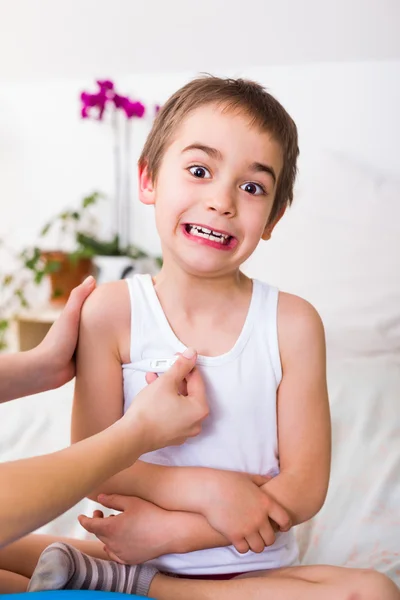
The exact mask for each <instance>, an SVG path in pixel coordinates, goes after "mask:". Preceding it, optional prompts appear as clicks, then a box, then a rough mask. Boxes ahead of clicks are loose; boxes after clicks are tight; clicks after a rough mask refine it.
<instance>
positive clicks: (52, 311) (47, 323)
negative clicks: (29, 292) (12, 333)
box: [15, 306, 62, 351]
mask: <svg viewBox="0 0 400 600" xmlns="http://www.w3.org/2000/svg"><path fill="white" fill-rule="evenodd" d="M61 311H62V308H53V307H51V306H49V307H43V308H40V309H34V310H27V311H24V312H21V313H20V314H18V315H17V316H16V317H15V323H16V333H17V343H18V350H20V351H25V350H31V349H32V348H35V346H37V345H38V344H40V342H41V341H42V340H43V338H44V337H45V335H46V334H47V332H48V331H49V329H50V327H51V326H52V324H53V323H54V321H55V320H56V319H57V318H58V317H59V316H60V314H61Z"/></svg>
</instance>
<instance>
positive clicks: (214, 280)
mask: <svg viewBox="0 0 400 600" xmlns="http://www.w3.org/2000/svg"><path fill="white" fill-rule="evenodd" d="M154 284H155V288H156V291H157V295H158V296H159V298H160V300H161V301H162V303H164V302H166V303H167V304H168V305H170V306H171V305H174V304H175V306H178V307H179V310H180V312H183V313H186V314H190V313H192V312H197V313H199V312H200V313H201V312H204V311H206V312H210V310H211V311H215V310H217V311H218V310H219V309H221V310H226V306H227V304H226V303H227V302H229V304H231V303H232V301H233V302H234V301H235V299H236V300H239V299H240V298H243V299H245V298H248V296H249V295H251V290H252V282H251V280H250V279H249V278H248V277H247V276H246V275H244V274H243V273H242V272H241V271H240V270H237V271H235V272H231V273H228V274H224V275H221V276H217V277H207V276H206V275H205V276H198V275H193V274H190V273H187V272H185V271H183V270H182V269H181V268H180V267H178V266H177V265H174V266H171V265H169V264H165V263H164V265H163V267H162V269H161V271H160V272H159V273H158V274H157V276H156V277H155V278H154Z"/></svg>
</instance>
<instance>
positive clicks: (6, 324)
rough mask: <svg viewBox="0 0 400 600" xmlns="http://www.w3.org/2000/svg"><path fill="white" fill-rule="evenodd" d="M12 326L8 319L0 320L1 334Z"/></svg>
mask: <svg viewBox="0 0 400 600" xmlns="http://www.w3.org/2000/svg"><path fill="white" fill-rule="evenodd" d="M9 326H10V323H9V321H7V319H0V333H4V332H5V331H6V330H7V329H8V328H9Z"/></svg>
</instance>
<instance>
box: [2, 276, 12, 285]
mask: <svg viewBox="0 0 400 600" xmlns="http://www.w3.org/2000/svg"><path fill="white" fill-rule="evenodd" d="M13 281H14V276H13V275H11V274H8V275H4V277H3V281H2V285H4V287H6V286H8V285H11V284H12V282H13Z"/></svg>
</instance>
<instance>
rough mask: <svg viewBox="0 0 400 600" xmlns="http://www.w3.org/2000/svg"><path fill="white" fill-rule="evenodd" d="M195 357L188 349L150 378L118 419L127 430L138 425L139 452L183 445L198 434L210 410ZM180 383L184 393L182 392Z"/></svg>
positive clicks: (192, 351) (136, 429)
mask: <svg viewBox="0 0 400 600" xmlns="http://www.w3.org/2000/svg"><path fill="white" fill-rule="evenodd" d="M196 359H197V353H196V352H195V351H194V350H192V349H190V348H188V349H187V350H185V352H184V353H183V354H182V355H180V356H179V357H178V359H177V361H176V362H175V363H174V364H173V365H172V367H171V368H170V369H169V370H168V371H167V372H166V373H164V374H163V375H161V376H160V377H156V378H154V379H153V380H152V381H151V378H150V381H151V383H150V385H148V386H147V387H146V388H144V389H143V390H142V391H141V392H140V393H139V394H138V395H137V396H136V397H135V399H134V400H133V402H132V404H131V406H130V407H129V409H128V410H127V412H126V413H125V415H124V416H123V417H122V419H121V420H120V421H119V423H120V426H124V427H128V429H129V428H130V427H133V428H134V430H135V431H138V428H139V431H140V440H141V447H142V448H143V450H142V453H145V452H150V451H151V450H156V449H157V448H163V447H164V446H176V445H180V444H183V442H184V441H185V440H186V439H187V438H188V437H193V436H196V435H198V434H199V433H200V431H201V424H202V421H203V420H204V419H205V418H206V417H207V416H208V414H209V410H208V405H207V399H206V392H205V388H204V383H203V380H202V378H201V376H200V373H199V371H198V369H196V367H195V364H196ZM148 381H149V379H148ZM183 382H186V391H187V394H186V395H183V394H182V393H181V390H182V383H183Z"/></svg>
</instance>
